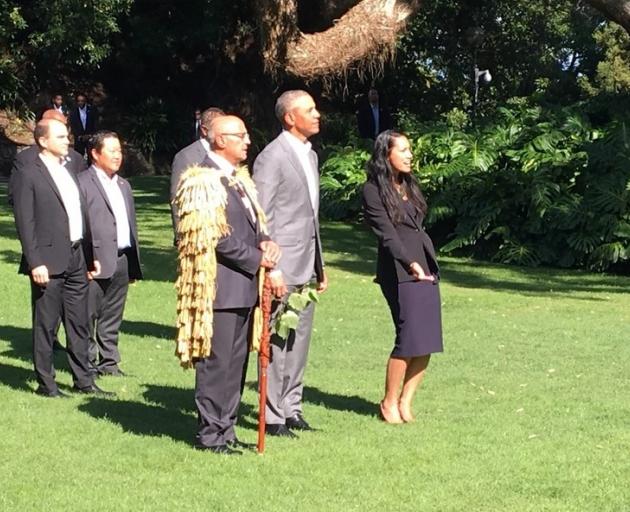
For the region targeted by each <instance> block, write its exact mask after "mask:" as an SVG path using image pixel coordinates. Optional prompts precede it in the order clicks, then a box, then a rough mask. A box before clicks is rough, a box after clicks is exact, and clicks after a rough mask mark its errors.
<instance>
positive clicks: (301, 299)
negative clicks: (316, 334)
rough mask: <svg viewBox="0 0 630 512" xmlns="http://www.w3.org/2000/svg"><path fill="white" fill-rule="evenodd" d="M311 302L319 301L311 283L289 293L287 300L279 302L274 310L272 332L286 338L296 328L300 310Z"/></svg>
mask: <svg viewBox="0 0 630 512" xmlns="http://www.w3.org/2000/svg"><path fill="white" fill-rule="evenodd" d="M311 302H319V294H318V293H317V288H316V287H315V285H313V284H306V285H304V286H302V287H300V288H298V289H297V290H295V291H294V292H293V293H291V294H290V295H289V297H288V298H287V300H286V301H284V302H282V303H281V304H280V306H279V309H278V311H277V312H276V316H275V321H274V324H273V332H274V333H275V334H277V335H278V336H279V337H280V338H282V339H283V340H286V339H287V338H288V337H289V335H290V334H291V331H294V330H295V329H296V328H297V326H298V321H299V319H300V316H299V315H300V312H301V311H303V310H304V309H306V307H307V306H308V305H309V304H310V303H311Z"/></svg>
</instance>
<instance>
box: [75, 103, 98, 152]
mask: <svg viewBox="0 0 630 512" xmlns="http://www.w3.org/2000/svg"><path fill="white" fill-rule="evenodd" d="M70 129H71V130H72V134H73V135H74V149H76V151H77V152H78V153H80V154H81V155H85V150H86V147H87V142H88V140H89V138H90V135H92V134H93V133H94V132H95V131H96V112H95V111H94V109H93V108H92V106H91V105H88V103H87V98H86V96H85V94H77V97H76V106H75V107H74V108H73V109H72V111H71V112H70Z"/></svg>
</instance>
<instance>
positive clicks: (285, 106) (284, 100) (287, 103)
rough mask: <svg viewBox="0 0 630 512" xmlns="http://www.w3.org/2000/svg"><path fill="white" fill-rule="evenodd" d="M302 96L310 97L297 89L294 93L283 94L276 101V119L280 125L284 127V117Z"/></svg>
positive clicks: (286, 92)
mask: <svg viewBox="0 0 630 512" xmlns="http://www.w3.org/2000/svg"><path fill="white" fill-rule="evenodd" d="M302 96H310V95H309V93H307V92H306V91H302V90H301V89H297V90H294V91H285V92H283V93H282V94H281V95H280V96H279V97H278V99H277V100H276V109H275V112H276V118H277V119H278V121H280V124H281V125H282V126H284V124H285V123H284V116H285V115H286V113H287V112H289V111H290V110H291V109H292V108H293V104H294V103H295V102H296V100H298V99H299V98H301V97H302Z"/></svg>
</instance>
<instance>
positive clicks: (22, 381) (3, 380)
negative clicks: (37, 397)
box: [0, 363, 35, 391]
mask: <svg viewBox="0 0 630 512" xmlns="http://www.w3.org/2000/svg"><path fill="white" fill-rule="evenodd" d="M34 378H35V376H34V374H33V371H32V370H27V369H26V368H21V367H19V366H13V365H10V364H3V363H0V384H3V385H4V386H8V387H10V388H13V389H17V390H18V391H33V388H31V386H29V385H28V384H27V382H28V381H29V380H32V379H34Z"/></svg>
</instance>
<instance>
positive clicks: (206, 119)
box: [200, 107, 225, 144]
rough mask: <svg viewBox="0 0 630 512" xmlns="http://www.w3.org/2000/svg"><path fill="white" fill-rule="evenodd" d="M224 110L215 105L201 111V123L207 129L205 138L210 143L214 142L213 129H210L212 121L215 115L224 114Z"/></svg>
mask: <svg viewBox="0 0 630 512" xmlns="http://www.w3.org/2000/svg"><path fill="white" fill-rule="evenodd" d="M224 115H225V112H223V110H221V109H220V108H217V107H210V108H207V109H206V110H204V111H203V112H202V113H201V119H200V121H201V125H202V126H203V127H204V128H205V129H206V130H207V131H208V136H207V139H208V141H209V142H210V143H211V144H212V143H213V142H214V130H213V129H212V121H214V120H215V119H216V118H217V117H221V116H224Z"/></svg>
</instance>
